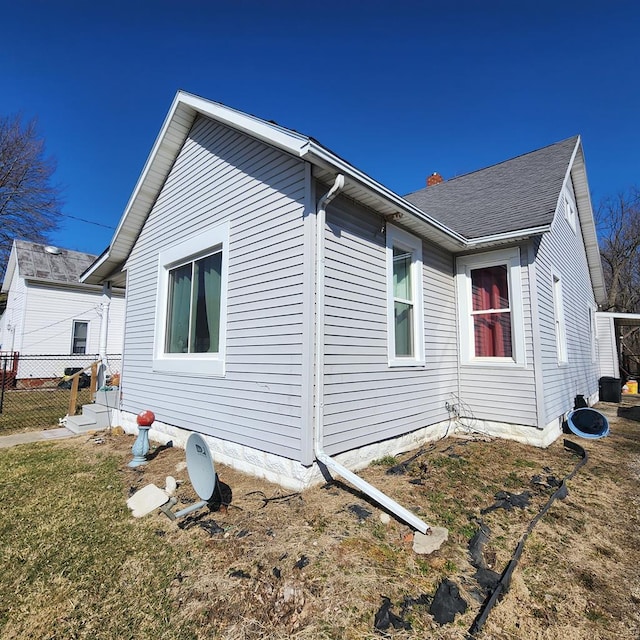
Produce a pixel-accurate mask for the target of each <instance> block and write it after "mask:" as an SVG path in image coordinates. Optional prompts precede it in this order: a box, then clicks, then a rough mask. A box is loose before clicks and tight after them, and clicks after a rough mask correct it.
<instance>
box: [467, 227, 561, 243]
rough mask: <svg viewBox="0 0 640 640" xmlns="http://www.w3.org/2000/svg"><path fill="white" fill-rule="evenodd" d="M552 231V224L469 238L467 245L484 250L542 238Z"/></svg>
mask: <svg viewBox="0 0 640 640" xmlns="http://www.w3.org/2000/svg"><path fill="white" fill-rule="evenodd" d="M549 231H551V225H550V224H544V225H539V226H537V227H529V228H528V229H518V230H516V231H506V232H504V233H494V234H492V235H489V236H480V237H478V238H469V239H467V241H466V245H467V247H468V248H470V249H477V248H484V247H488V246H491V245H495V244H505V243H507V242H519V241H522V240H528V239H529V238H532V237H534V236H540V235H542V234H544V233H548V232H549Z"/></svg>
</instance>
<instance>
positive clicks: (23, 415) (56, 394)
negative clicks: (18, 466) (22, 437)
mask: <svg viewBox="0 0 640 640" xmlns="http://www.w3.org/2000/svg"><path fill="white" fill-rule="evenodd" d="M97 360H98V356H97V355H95V354H86V355H69V356H67V355H47V354H43V355H22V354H18V353H11V352H6V351H3V352H0V435H8V434H9V433H15V432H19V431H39V430H42V429H51V428H53V427H57V426H58V425H59V420H60V419H61V418H64V416H66V415H67V414H68V413H69V402H70V400H71V380H69V376H71V375H73V374H74V373H77V372H78V371H82V370H83V369H85V368H86V369H87V370H86V371H85V372H84V373H81V374H80V379H79V384H78V397H77V403H76V413H81V407H82V405H83V404H90V403H91V402H93V398H92V397H91V393H90V391H89V386H90V382H91V368H90V367H91V364H92V363H93V362H96V361H97ZM105 365H106V371H105V373H106V384H107V385H109V384H111V383H118V379H119V377H120V371H121V367H122V355H121V354H112V355H108V356H107V359H106V362H105Z"/></svg>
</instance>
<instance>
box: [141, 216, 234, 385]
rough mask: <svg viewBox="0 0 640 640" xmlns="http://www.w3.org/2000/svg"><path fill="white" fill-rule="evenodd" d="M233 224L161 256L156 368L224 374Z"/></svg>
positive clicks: (167, 251)
mask: <svg viewBox="0 0 640 640" xmlns="http://www.w3.org/2000/svg"><path fill="white" fill-rule="evenodd" d="M228 238H229V227H228V225H227V224H225V225H221V226H220V227H216V228H215V229H213V230H209V231H207V232H205V233H202V234H201V235H199V236H197V237H195V238H192V239H190V240H187V241H184V242H182V243H180V244H178V245H176V246H174V247H171V248H170V249H167V250H165V251H163V252H162V253H161V254H160V256H159V266H158V302H157V306H156V339H155V353H154V359H153V365H154V370H156V371H170V372H175V373H188V374H195V375H212V376H218V375H224V371H225V366H224V365H225V335H226V331H225V325H226V322H225V318H226V290H227V285H226V282H227V252H228Z"/></svg>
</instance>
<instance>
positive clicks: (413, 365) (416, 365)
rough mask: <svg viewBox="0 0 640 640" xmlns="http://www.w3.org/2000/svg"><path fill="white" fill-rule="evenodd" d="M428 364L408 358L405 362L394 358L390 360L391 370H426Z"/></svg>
mask: <svg viewBox="0 0 640 640" xmlns="http://www.w3.org/2000/svg"><path fill="white" fill-rule="evenodd" d="M425 366H426V362H425V361H424V360H415V359H413V358H407V359H405V360H403V359H401V358H394V359H393V360H389V368H390V369H397V368H398V367H404V368H405V369H407V368H410V369H424V368H425Z"/></svg>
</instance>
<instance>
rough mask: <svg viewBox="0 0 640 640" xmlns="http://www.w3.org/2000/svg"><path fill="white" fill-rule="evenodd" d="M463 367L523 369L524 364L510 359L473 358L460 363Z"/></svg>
mask: <svg viewBox="0 0 640 640" xmlns="http://www.w3.org/2000/svg"><path fill="white" fill-rule="evenodd" d="M461 366H463V367H473V368H475V367H478V368H482V367H485V368H491V369H525V368H526V366H527V365H526V363H524V362H516V361H515V360H512V359H511V358H474V359H473V360H466V361H464V362H462V363H461Z"/></svg>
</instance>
